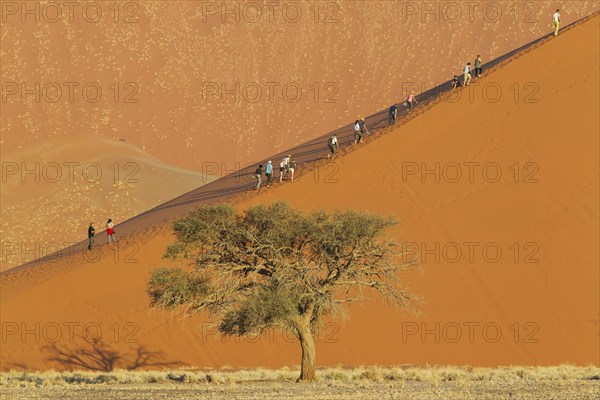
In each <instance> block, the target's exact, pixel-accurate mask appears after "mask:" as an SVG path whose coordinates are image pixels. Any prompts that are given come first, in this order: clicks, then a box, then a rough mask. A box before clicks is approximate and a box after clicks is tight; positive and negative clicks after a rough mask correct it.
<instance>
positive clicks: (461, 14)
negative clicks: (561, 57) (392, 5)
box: [398, 0, 543, 24]
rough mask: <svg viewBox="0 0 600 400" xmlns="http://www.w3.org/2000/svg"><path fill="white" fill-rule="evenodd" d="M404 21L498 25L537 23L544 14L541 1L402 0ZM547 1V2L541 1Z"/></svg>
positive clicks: (401, 7)
mask: <svg viewBox="0 0 600 400" xmlns="http://www.w3.org/2000/svg"><path fill="white" fill-rule="evenodd" d="M398 4H399V7H400V14H401V18H400V20H401V22H402V23H411V22H413V23H414V22H418V23H430V22H435V23H446V24H456V23H475V22H478V21H482V22H484V23H487V24H496V23H499V22H500V21H502V20H509V21H512V22H514V23H526V24H534V23H537V22H538V21H539V20H540V16H541V13H542V10H541V5H540V2H539V1H527V0H526V1H508V0H507V1H400V2H398ZM541 4H543V3H541Z"/></svg>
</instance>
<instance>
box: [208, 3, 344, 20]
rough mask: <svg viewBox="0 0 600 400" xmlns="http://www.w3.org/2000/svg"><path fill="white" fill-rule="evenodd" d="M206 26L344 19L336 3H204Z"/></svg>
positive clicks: (339, 6)
mask: <svg viewBox="0 0 600 400" xmlns="http://www.w3.org/2000/svg"><path fill="white" fill-rule="evenodd" d="M199 5H200V7H201V10H200V12H201V16H202V17H201V18H202V22H204V23H207V22H209V23H215V22H220V23H222V24H226V23H238V24H239V23H246V24H258V23H279V22H284V23H288V24H294V23H297V22H300V21H301V20H303V19H304V20H308V21H312V22H313V23H315V24H319V23H321V24H337V23H339V22H341V20H342V12H341V5H340V3H338V2H335V1H313V2H310V1H278V0H265V1H200V2H199Z"/></svg>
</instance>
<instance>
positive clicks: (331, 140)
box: [327, 136, 333, 146]
mask: <svg viewBox="0 0 600 400" xmlns="http://www.w3.org/2000/svg"><path fill="white" fill-rule="evenodd" d="M327 144H328V145H330V146H333V136H332V137H330V138H329V141H328V142H327Z"/></svg>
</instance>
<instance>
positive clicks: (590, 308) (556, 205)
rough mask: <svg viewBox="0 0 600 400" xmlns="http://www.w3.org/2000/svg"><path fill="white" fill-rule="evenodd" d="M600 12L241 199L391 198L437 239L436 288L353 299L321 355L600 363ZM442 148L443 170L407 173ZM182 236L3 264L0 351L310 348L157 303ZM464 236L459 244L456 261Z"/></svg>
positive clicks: (75, 359)
mask: <svg viewBox="0 0 600 400" xmlns="http://www.w3.org/2000/svg"><path fill="white" fill-rule="evenodd" d="M599 21H600V18H599V17H595V18H593V19H592V20H590V21H588V22H587V23H585V24H583V25H581V26H579V27H577V28H576V29H573V30H571V31H569V32H565V34H564V35H561V36H559V37H558V38H556V39H553V40H551V41H549V42H548V43H546V44H544V45H543V46H540V47H538V48H536V49H534V50H532V51H531V52H530V53H528V54H526V55H524V56H522V57H520V58H519V59H517V60H516V61H514V62H512V63H509V64H508V65H506V66H505V67H504V68H502V69H500V70H498V71H497V72H495V73H493V74H492V75H490V76H486V77H484V78H483V79H482V80H481V81H480V82H478V83H479V86H473V89H474V90H473V92H472V94H473V97H472V98H473V101H470V99H469V96H468V93H469V92H468V91H467V89H465V90H463V91H462V96H461V98H460V99H458V100H457V101H455V102H450V101H446V102H442V103H440V104H438V105H436V106H435V107H433V108H431V109H430V110H429V111H427V112H426V113H423V114H422V115H419V116H418V117H417V118H415V119H413V120H412V121H410V122H408V123H407V124H406V125H404V126H402V127H399V128H397V129H396V130H395V131H393V132H392V133H391V134H388V135H385V136H383V137H381V138H380V139H378V140H376V141H374V142H373V143H371V144H369V145H368V146H365V147H364V148H362V149H359V150H358V151H355V152H352V153H350V154H349V155H347V156H346V157H343V158H340V159H339V160H337V162H336V164H335V167H330V168H331V169H330V170H328V171H321V174H320V175H319V176H318V178H316V177H315V174H314V173H312V174H306V175H305V176H303V177H301V178H300V179H298V180H297V182H295V183H293V184H292V183H290V184H285V185H283V186H281V187H278V188H274V189H273V190H272V191H270V192H267V193H263V194H261V195H259V196H256V197H255V198H253V199H252V200H251V201H248V202H246V203H243V204H241V205H240V207H241V208H244V207H247V206H249V205H251V204H256V203H270V202H272V201H275V200H287V201H288V202H290V203H291V204H292V205H294V206H296V207H299V208H301V209H304V210H311V209H315V208H330V209H333V208H342V209H345V208H354V209H360V210H368V211H372V212H378V213H393V214H395V215H396V216H397V217H398V218H399V219H401V221H402V223H401V225H400V226H399V230H398V232H396V236H397V239H398V240H401V241H403V242H415V243H418V244H419V247H420V250H421V252H422V253H425V251H424V250H425V248H427V249H432V248H435V244H436V243H440V252H438V253H437V255H439V260H436V259H435V255H436V254H431V253H427V254H424V255H423V257H424V262H423V264H424V269H423V271H424V272H423V274H415V275H413V276H410V277H408V279H409V281H410V283H411V285H412V286H413V288H414V289H415V290H417V291H418V292H420V293H421V294H422V295H423V296H424V297H425V299H426V301H427V304H426V305H425V306H424V307H423V308H422V315H420V316H412V315H408V314H406V313H402V312H398V311H396V310H393V309H390V308H388V307H386V306H384V305H382V304H381V303H380V302H378V301H375V302H370V303H365V304H363V305H360V306H356V307H353V308H352V309H351V310H350V312H349V318H348V319H347V320H346V321H345V322H339V325H328V326H327V327H326V329H325V331H324V332H322V333H321V335H320V337H319V340H318V362H319V364H321V365H331V364H338V363H340V364H349V365H360V364H401V363H417V364H419V363H430V364H471V365H482V366H486V365H498V364H524V365H525V364H527V365H532V364H533V365H548V364H557V363H562V362H571V363H575V364H590V363H591V364H595V365H600V360H599V340H598V339H599V331H598V330H599V326H598V323H599V322H598V321H599V312H600V310H599V302H598V293H599V281H600V279H599V278H600V277H599V272H598V265H599V254H598V240H599V234H598V218H599V209H598V208H599V193H598V145H599V141H598V131H599V128H600V126H599V121H598V109H599V104H598V103H599V93H598V87H599V82H598V80H599V79H598V75H599V73H598V71H599V55H598V49H599V43H598V37H599V36H598V34H599V31H598V27H599V25H598V24H599ZM581 60H586V61H585V64H586V65H585V68H581V63H582V61H581ZM515 84H516V85H517V86H513V85H515ZM528 84H529V86H528ZM485 85H487V86H485ZM531 85H533V86H531ZM482 87H486V88H487V90H488V92H487V95H488V98H487V100H485V99H483V98H482V92H481V91H480V89H481V88H482ZM511 87H512V88H513V89H512V90H511ZM517 87H518V88H519V94H518V96H517V97H516V101H515V90H516V88H517ZM498 88H500V89H501V90H502V96H501V98H499V99H498V101H496V102H492V96H493V92H492V90H493V89H498ZM526 96H530V97H526ZM526 98H527V99H528V100H537V102H533V103H528V102H526V101H525V100H526ZM436 163H439V165H440V171H443V173H442V172H440V174H442V175H441V176H440V181H439V182H436V181H435V175H432V174H428V175H425V176H424V177H421V176H420V174H419V173H417V174H409V173H408V172H410V171H412V170H411V168H415V167H418V168H421V170H423V167H426V168H428V169H434V168H435V165H436ZM457 164H458V165H460V166H461V167H462V172H463V175H462V177H461V178H460V179H456V175H455V171H456V166H457ZM468 165H472V166H473V171H474V172H473V177H472V179H470V177H469V174H468V172H469V170H468V168H467V166H468ZM484 167H485V172H483V173H485V175H482V171H483V170H484ZM511 168H512V169H511ZM331 171H334V173H333V176H331V177H330V178H331V179H329V180H325V179H324V173H326V172H329V173H331ZM498 171H500V172H501V173H502V175H501V176H500V177H499V178H498V179H497V182H496V176H497V172H498ZM515 171H518V174H516V172H515ZM171 239H172V238H171V236H170V234H169V232H168V229H164V228H162V230H161V228H159V227H156V228H154V229H153V230H152V231H150V232H147V233H146V234H143V235H137V236H133V237H131V238H128V239H127V243H125V241H124V242H121V243H120V247H118V248H108V247H104V248H102V251H103V253H104V254H103V256H102V257H100V259H99V261H98V262H92V261H90V260H88V261H84V260H82V259H81V256H80V255H76V256H74V257H73V259H72V260H63V261H61V262H56V263H54V264H48V265H45V266H36V267H35V268H32V269H29V270H25V271H21V272H18V273H14V274H9V275H5V276H3V278H2V291H1V296H2V297H1V311H2V314H1V318H2V336H3V337H2V354H1V363H2V364H1V367H2V369H9V368H28V369H38V368H41V369H46V368H73V367H81V366H82V365H84V366H88V367H98V366H100V365H101V366H111V362H112V361H111V360H113V361H114V365H116V366H122V367H146V368H150V367H157V366H158V367H160V366H162V365H164V364H163V363H165V362H167V363H168V362H172V363H175V364H177V365H180V364H188V365H198V366H223V365H231V366H234V367H237V366H259V365H260V366H272V367H275V366H281V365H290V364H297V363H298V361H299V352H300V350H299V348H298V346H297V345H296V344H293V343H286V341H285V340H283V339H281V338H279V339H277V338H276V339H273V340H271V338H270V337H265V338H263V339H262V340H261V341H260V342H259V343H250V341H249V340H242V341H241V343H239V344H237V343H235V342H234V341H233V340H232V339H230V340H228V342H226V343H221V341H220V340H219V339H218V337H217V336H216V335H215V334H213V331H212V330H211V329H210V327H208V326H207V325H206V324H205V322H204V321H205V320H203V319H202V318H194V319H189V320H180V319H179V317H178V316H177V315H173V314H168V313H162V312H158V311H154V310H149V309H148V299H147V297H146V295H145V284H146V281H147V279H148V273H149V271H150V270H151V269H153V268H155V267H157V266H160V265H164V264H165V262H164V261H161V259H160V258H161V255H162V253H163V251H164V249H165V246H166V245H167V244H168V243H169V241H170V240H171ZM421 243H424V245H421ZM453 243H457V244H458V245H457V246H458V248H460V249H461V250H462V251H463V255H462V257H461V258H460V259H459V260H456V261H455V259H454V257H455V256H454V252H453V250H456V248H457V247H456V245H453ZM465 243H467V244H465ZM515 243H517V245H516V246H517V247H514V246H515ZM469 246H471V247H472V248H474V252H473V255H472V259H469V254H468V249H469ZM484 247H485V249H486V250H485V251H483V248H484ZM516 248H518V249H519V252H518V253H516ZM117 249H118V250H117ZM496 249H501V251H502V255H501V256H500V257H499V259H498V260H494V259H495V258H496V257H497V256H496V253H495V252H494V250H496ZM434 253H435V252H434ZM453 261H455V262H453ZM528 261H535V262H528ZM36 324H38V325H36ZM86 324H87V325H86ZM68 327H72V328H71V329H67V328H68ZM84 327H85V329H84ZM338 327H339V330H338ZM98 328H101V339H102V341H103V346H104V347H102V346H97V347H96V348H95V350H94V349H93V348H92V347H91V346H90V345H89V344H86V343H85V342H84V341H82V340H81V339H79V338H78V335H83V334H87V336H96V335H97V334H98V332H99V330H98ZM26 329H27V330H28V331H26ZM69 333H73V336H72V337H70V335H69ZM36 335H37V336H36ZM53 342H56V343H54V347H53ZM271 342H272V343H271ZM81 350H87V351H88V353H85V352H82V351H81ZM86 354H88V355H89V354H92V355H94V356H95V358H94V359H92V358H90V357H88V356H86ZM136 355H138V356H137V357H136ZM96 356H97V357H96ZM119 357H121V358H119ZM136 360H137V362H136Z"/></svg>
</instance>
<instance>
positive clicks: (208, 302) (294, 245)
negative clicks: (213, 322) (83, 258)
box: [148, 203, 418, 335]
mask: <svg viewBox="0 0 600 400" xmlns="http://www.w3.org/2000/svg"><path fill="white" fill-rule="evenodd" d="M395 224H396V222H395V221H394V219H393V218H391V217H388V218H386V217H381V216H378V215H371V214H367V213H360V212H356V211H336V212H332V213H330V212H327V211H316V212H313V213H310V214H308V215H305V214H302V213H300V212H299V211H297V210H294V209H292V208H291V207H290V206H289V205H287V204H285V203H274V204H272V205H270V206H264V205H259V206H255V207H252V208H250V209H248V210H246V211H245V212H243V213H240V214H237V213H236V211H235V209H234V208H233V207H231V206H228V205H216V206H207V207H203V208H200V209H198V210H196V211H194V212H192V213H190V215H188V216H187V217H185V218H183V219H181V220H179V221H177V222H176V223H175V224H174V231H175V235H176V238H177V240H176V242H175V243H173V244H172V245H171V246H169V248H168V250H167V252H166V254H165V257H168V258H171V259H173V260H186V259H189V260H193V262H194V266H195V269H196V271H195V272H184V271H182V270H179V269H175V270H173V269H162V270H157V271H155V272H154V273H153V274H152V277H151V280H150V287H149V290H148V293H149V295H150V299H151V303H152V305H153V306H157V307H161V308H176V307H178V306H180V305H184V306H185V307H186V311H187V312H188V313H194V312H199V311H201V310H208V311H210V312H211V313H214V314H217V315H219V316H221V318H222V319H221V324H220V329H221V331H222V332H224V333H226V334H236V335H245V334H249V333H259V332H261V331H262V330H264V329H265V328H266V327H268V326H272V325H277V326H289V327H292V329H294V328H296V329H297V328H298V327H299V326H300V325H303V326H306V325H307V324H310V326H311V329H314V327H315V325H316V324H317V323H318V322H319V320H320V318H321V317H322V316H323V315H325V314H327V313H330V312H332V311H333V310H335V308H336V307H339V306H340V305H341V304H343V303H345V302H348V301H357V300H360V299H361V298H362V296H361V293H362V290H363V289H365V290H373V291H375V292H377V293H379V294H380V295H382V296H383V297H384V298H385V299H386V300H389V301H391V302H392V303H394V304H398V305H401V306H406V307H411V306H412V304H413V303H415V302H416V301H417V300H418V299H417V298H416V297H414V296H413V295H412V294H410V293H409V292H408V291H407V290H405V289H403V288H402V287H401V286H399V283H400V282H399V280H398V272H399V271H400V270H401V269H402V268H403V267H404V266H403V265H399V264H397V263H396V262H395V261H394V255H396V254H397V250H396V249H397V247H396V245H395V243H394V242H391V241H388V240H386V239H385V237H384V235H385V233H386V231H387V230H388V229H389V228H391V227H392V226H394V225H395Z"/></svg>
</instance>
